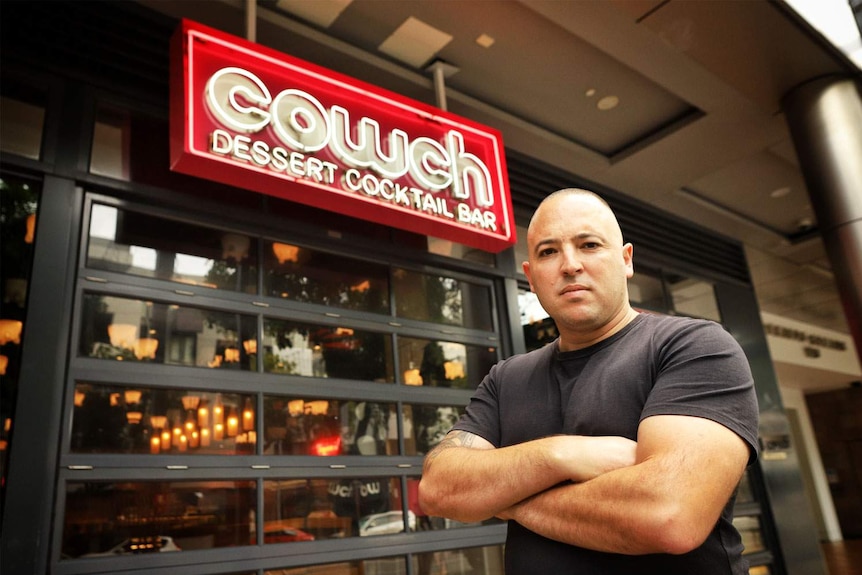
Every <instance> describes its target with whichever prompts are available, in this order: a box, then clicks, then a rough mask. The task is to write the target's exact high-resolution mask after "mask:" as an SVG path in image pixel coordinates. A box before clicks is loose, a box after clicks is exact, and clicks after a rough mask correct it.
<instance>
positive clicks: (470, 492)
mask: <svg viewBox="0 0 862 575" xmlns="http://www.w3.org/2000/svg"><path fill="white" fill-rule="evenodd" d="M527 244H528V248H529V261H527V262H524V264H523V266H524V273H525V274H526V276H527V279H528V280H529V282H530V287H531V289H532V291H533V292H535V293H536V296H537V297H538V299H539V302H540V303H541V304H542V306H543V307H544V308H545V310H546V311H547V312H548V313H549V314H550V316H551V317H552V318H553V319H554V321H555V322H556V325H557V328H558V330H559V334H560V336H559V338H558V339H557V341H556V342H554V343H553V344H549V345H547V346H545V347H544V348H541V349H538V350H535V351H533V352H530V353H527V354H523V355H519V356H515V357H512V358H509V359H507V360H504V361H502V362H500V363H498V364H497V365H495V366H494V367H493V368H492V369H491V371H490V372H489V374H488V375H487V376H486V377H485V379H484V381H483V382H482V384H481V385H480V386H479V388H478V389H477V391H476V394H475V395H474V397H473V399H472V400H471V402H470V405H469V406H468V407H467V411H466V413H465V415H464V416H463V417H462V418H461V419H460V420H459V422H458V423H457V424H456V425H455V426H454V427H453V429H452V431H450V432H449V433H448V434H447V436H446V438H445V439H444V440H443V441H442V442H441V443H440V444H439V445H438V446H437V447H436V448H435V449H434V450H432V452H431V453H429V454H428V456H427V457H426V460H425V465H424V470H423V477H422V481H421V483H420V487H419V489H420V491H419V496H420V504H421V505H422V507H423V509H424V510H425V512H427V513H428V514H429V515H439V516H444V517H449V518H452V519H457V520H460V521H467V522H471V521H480V520H485V519H488V518H490V517H495V516H496V517H499V518H501V519H505V520H509V525H508V536H507V540H506V573H507V574H508V575H536V574H540V575H551V574H555V573H560V574H563V573H565V574H577V575H584V574H613V575H615V574H628V573H633V574H634V573H637V574H643V573H656V574H659V573H660V574H661V575H712V574H716V575H717V574H733V575H743V574H747V573H748V566H747V564H746V562H745V561H744V560H743V558H742V555H741V553H742V544H741V540H740V537H739V534H738V533H737V531H736V530H735V529H734V528H733V525H732V523H731V520H732V511H733V509H732V508H733V500H734V494H735V489H736V486H737V484H738V483H739V480H740V478H741V477H742V474H743V473H744V471H745V468H746V466H747V464H749V463H750V462H751V461H753V460H754V458H755V457H756V455H757V404H756V398H755V395H754V387H753V381H752V377H751V372H750V369H749V367H748V363H747V361H746V359H745V356H744V355H743V353H742V350H741V348H740V347H739V345H738V344H737V343H736V341H735V340H734V339H733V338H732V337H731V336H730V335H729V334H728V333H727V332H726V331H724V329H722V327H721V326H720V325H718V324H716V323H714V322H709V321H705V320H694V319H689V318H677V317H665V316H659V315H653V314H639V313H638V312H636V311H635V310H634V309H633V308H632V307H631V306H630V304H629V300H628V287H627V279H628V278H630V277H632V275H633V273H634V268H633V263H632V252H633V248H632V245H631V244H628V243H627V244H623V238H622V232H621V231H620V228H619V224H618V223H617V220H616V218H615V216H614V214H613V212H612V211H611V209H610V207H608V205H607V204H606V203H605V202H604V200H602V199H601V198H599V197H598V196H597V195H595V194H593V193H592V192H589V191H586V190H575V189H567V190H560V191H558V192H555V193H554V194H552V195H550V196H548V197H547V198H546V199H545V200H544V201H543V202H542V204H541V205H540V206H539V208H538V209H537V210H536V213H535V214H534V216H533V219H532V221H531V222H530V227H529V229H528V233H527Z"/></svg>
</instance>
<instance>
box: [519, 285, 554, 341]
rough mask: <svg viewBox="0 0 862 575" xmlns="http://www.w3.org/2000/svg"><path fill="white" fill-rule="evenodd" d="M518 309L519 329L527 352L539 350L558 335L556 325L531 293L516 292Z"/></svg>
mask: <svg viewBox="0 0 862 575" xmlns="http://www.w3.org/2000/svg"><path fill="white" fill-rule="evenodd" d="M518 308H519V309H520V313H521V329H522V330H523V331H524V343H525V345H526V348H527V351H532V350H534V349H539V348H540V347H542V346H545V345H547V344H549V343H551V342H552V341H554V340H555V339H557V336H558V335H559V332H558V331H557V324H556V323H554V320H553V319H551V317H550V316H549V315H548V312H546V311H545V308H543V307H542V304H540V303H539V298H537V297H536V294H534V293H533V292H531V291H527V290H523V289H521V290H518Z"/></svg>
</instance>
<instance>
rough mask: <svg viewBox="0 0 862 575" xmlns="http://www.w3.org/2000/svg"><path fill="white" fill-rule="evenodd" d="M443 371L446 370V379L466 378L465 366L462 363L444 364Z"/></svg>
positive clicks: (448, 362) (451, 362) (449, 362)
mask: <svg viewBox="0 0 862 575" xmlns="http://www.w3.org/2000/svg"><path fill="white" fill-rule="evenodd" d="M443 369H445V370H446V379H457V378H459V377H465V374H464V364H463V363H461V362H460V361H447V362H444V363H443Z"/></svg>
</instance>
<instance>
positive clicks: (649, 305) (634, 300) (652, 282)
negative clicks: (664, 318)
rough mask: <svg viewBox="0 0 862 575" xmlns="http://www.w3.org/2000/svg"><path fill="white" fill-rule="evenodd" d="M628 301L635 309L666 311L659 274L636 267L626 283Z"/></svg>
mask: <svg viewBox="0 0 862 575" xmlns="http://www.w3.org/2000/svg"><path fill="white" fill-rule="evenodd" d="M628 286H629V301H631V304H632V306H634V307H636V308H638V307H639V308H645V309H648V310H652V311H662V312H663V311H667V303H666V302H665V300H664V286H663V285H662V281H661V273H660V272H658V271H653V270H650V269H647V268H643V267H640V266H638V267H637V269H635V275H634V276H632V277H631V278H630V279H629V281H628Z"/></svg>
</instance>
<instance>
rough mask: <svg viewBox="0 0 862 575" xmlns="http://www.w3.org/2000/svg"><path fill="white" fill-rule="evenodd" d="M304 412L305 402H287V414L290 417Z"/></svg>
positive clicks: (297, 400) (296, 400)
mask: <svg viewBox="0 0 862 575" xmlns="http://www.w3.org/2000/svg"><path fill="white" fill-rule="evenodd" d="M304 411H305V402H304V401H302V400H301V399H294V400H291V401H288V402H287V413H289V414H290V416H291V417H297V416H299V415H302V413H303V412H304Z"/></svg>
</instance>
